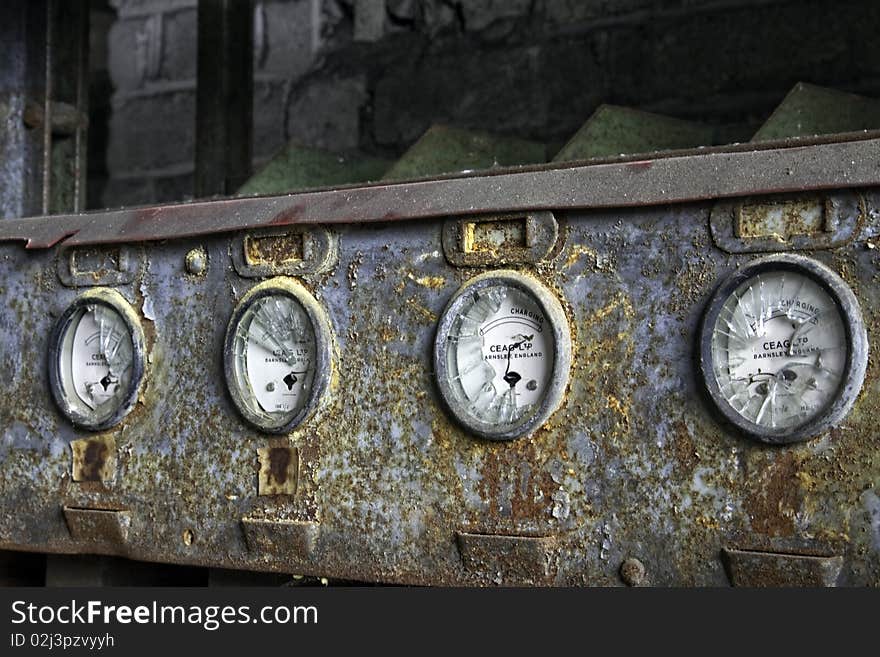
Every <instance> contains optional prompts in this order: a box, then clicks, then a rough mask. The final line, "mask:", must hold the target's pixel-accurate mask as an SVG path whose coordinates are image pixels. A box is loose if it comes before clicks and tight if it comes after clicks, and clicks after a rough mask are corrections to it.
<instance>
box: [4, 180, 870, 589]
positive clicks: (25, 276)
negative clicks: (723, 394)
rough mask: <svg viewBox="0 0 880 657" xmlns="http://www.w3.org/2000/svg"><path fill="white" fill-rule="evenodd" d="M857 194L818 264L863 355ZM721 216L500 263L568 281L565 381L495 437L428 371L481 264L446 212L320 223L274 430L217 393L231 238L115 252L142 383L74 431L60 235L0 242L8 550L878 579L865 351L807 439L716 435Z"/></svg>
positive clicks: (625, 231)
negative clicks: (709, 385) (714, 329)
mask: <svg viewBox="0 0 880 657" xmlns="http://www.w3.org/2000/svg"><path fill="white" fill-rule="evenodd" d="M858 191H859V193H860V194H861V195H862V198H863V200H864V206H863V207H864V217H863V221H862V223H861V227H860V229H859V232H858V235H857V236H856V237H855V239H854V240H853V241H852V242H850V243H848V244H846V245H844V246H841V247H838V248H835V249H832V250H823V251H816V252H812V253H811V252H808V255H811V256H812V257H815V258H816V259H818V260H821V261H822V262H824V263H825V264H827V265H829V266H830V267H831V268H832V269H834V270H835V271H836V272H838V273H839V274H840V275H841V276H842V277H843V278H844V279H845V280H846V281H847V283H848V284H849V285H850V286H851V287H852V289H853V290H854V292H855V294H856V296H857V297H858V299H859V302H860V304H861V307H862V309H863V312H864V315H865V323H866V326H867V329H868V337H869V341H871V342H872V343H873V342H874V339H875V338H876V337H877V336H878V335H880V279H878V276H877V271H878V267H880V251H878V250H877V249H876V248H875V245H876V244H877V243H880V193H878V192H877V190H871V189H861V190H858ZM512 203H513V202H512V201H511V204H512ZM224 207H226V206H224V205H223V204H219V205H218V212H220V213H222V212H223V208H224ZM711 210H712V203H691V204H684V205H677V206H669V205H666V206H660V207H654V208H642V209H618V210H596V211H589V212H587V211H558V212H556V213H555V215H556V218H557V219H558V220H559V223H560V240H562V244H561V246H559V247H558V248H557V249H555V250H554V251H553V252H552V253H551V254H550V255H549V256H548V257H547V258H546V259H544V260H542V261H540V262H538V263H537V264H535V265H530V266H518V267H514V268H516V269H519V270H520V271H523V272H525V273H527V274H529V275H532V276H534V277H536V278H538V279H539V280H541V281H542V282H543V283H544V284H545V285H546V286H547V287H549V288H550V289H551V290H552V291H554V292H555V294H557V295H558V298H559V300H560V301H561V303H562V305H563V308H564V310H565V312H566V314H567V317H568V320H569V322H570V327H571V332H572V343H573V364H572V368H571V380H570V384H569V387H568V391H567V394H566V396H565V398H564V400H563V402H562V404H561V406H560V408H559V409H558V411H557V412H556V413H555V414H554V415H552V416H551V418H550V420H549V421H548V422H547V423H546V424H545V425H544V426H543V427H541V428H540V429H538V430H537V431H536V432H535V433H534V434H533V435H532V436H530V437H527V438H522V439H518V440H515V441H512V442H509V443H493V442H488V441H483V440H479V439H475V438H474V437H473V436H471V435H469V434H468V433H467V432H466V431H465V430H463V429H461V428H460V427H459V426H458V425H457V424H455V423H454V422H453V421H452V420H451V418H450V417H449V415H448V412H447V410H446V409H445V408H444V407H443V406H442V404H441V402H440V399H439V393H438V391H437V387H436V384H435V382H434V380H433V373H432V371H431V352H432V346H433V340H434V335H435V328H436V325H437V321H438V316H439V314H440V313H441V311H442V309H443V308H444V306H445V305H446V303H447V302H448V300H449V299H450V298H451V296H452V295H453V294H454V293H455V291H456V290H457V289H458V288H459V286H460V285H461V284H462V283H463V282H464V281H465V280H467V279H469V278H471V277H472V276H473V275H475V274H477V273H479V272H482V271H488V270H491V269H492V267H491V266H486V267H480V268H456V267H453V266H451V265H450V264H448V263H447V261H446V259H445V257H444V253H443V247H442V243H441V232H442V221H440V220H426V221H421V222H403V223H394V224H390V223H384V224H381V223H380V224H372V225H366V224H351V225H349V224H343V225H338V226H335V227H334V228H333V231H334V232H335V233H336V234H337V236H338V248H339V254H338V263H336V265H335V266H334V267H333V268H332V269H331V270H330V271H327V272H324V273H321V274H315V275H310V276H303V277H301V279H300V280H301V281H302V282H303V284H304V285H305V286H306V287H307V288H309V289H310V290H311V291H312V292H313V293H314V295H315V296H316V298H317V299H318V300H319V302H320V303H322V304H324V306H325V308H326V310H327V313H328V315H329V318H330V322H331V326H332V329H333V333H334V341H335V344H334V365H333V378H332V381H331V385H330V390H329V392H328V393H327V395H326V396H325V399H324V403H323V404H322V406H321V407H320V408H319V410H318V411H317V412H316V414H315V415H314V416H313V417H312V418H311V419H310V420H308V421H307V422H306V423H305V424H303V425H302V426H301V427H299V428H298V429H296V430H294V431H293V432H292V433H291V434H290V435H285V436H269V435H265V434H261V433H260V432H259V431H256V430H254V429H252V428H250V427H249V426H248V425H246V424H245V423H244V421H243V420H242V419H241V417H240V416H239V415H238V414H237V413H236V412H235V410H234V408H233V406H232V404H231V402H230V400H229V397H228V393H227V392H226V390H225V386H224V380H223V369H222V367H223V366H222V347H223V336H224V332H225V330H226V321H227V319H228V318H229V317H230V315H231V314H232V311H233V308H234V306H235V305H236V303H237V302H238V301H239V300H240V299H241V297H242V296H243V295H244V294H245V293H246V292H247V291H248V289H250V288H251V287H252V286H253V285H255V284H257V283H258V282H259V280H258V279H249V278H243V277H241V276H239V275H238V274H237V273H236V271H235V269H234V267H233V262H232V258H231V256H230V250H231V249H232V248H233V247H234V245H236V244H238V245H240V244H241V240H240V237H241V234H240V233H239V234H234V233H233V234H227V235H209V236H208V235H206V236H204V237H202V238H199V239H194V238H187V239H177V240H172V241H167V242H164V243H144V244H140V245H132V246H131V247H130V249H131V250H130V257H131V258H132V261H133V263H134V264H133V266H134V268H135V276H134V278H133V280H131V282H129V283H126V284H122V285H119V286H118V287H117V289H118V290H119V292H120V293H121V294H123V295H124V296H125V297H126V298H127V299H128V300H129V301H130V302H131V303H132V304H133V305H134V307H135V309H136V310H137V312H138V314H139V315H140V316H141V320H142V322H143V326H144V329H145V333H146V353H147V368H146V372H145V386H144V388H143V390H142V394H141V396H140V399H139V401H138V403H137V405H136V408H135V409H134V410H133V411H132V412H131V414H130V415H129V416H128V417H127V418H126V420H125V421H124V422H123V424H122V425H120V426H119V427H116V428H115V429H111V430H108V431H105V432H99V433H90V432H84V431H78V430H76V429H74V428H73V427H72V426H71V425H70V424H69V422H67V421H66V420H65V419H64V418H63V417H62V416H61V415H60V414H59V412H58V410H57V409H56V407H55V405H54V403H53V401H52V398H51V395H50V392H49V389H48V385H47V376H46V371H47V368H48V364H47V354H48V352H49V344H48V340H49V335H50V333H51V328H52V325H53V322H54V321H55V319H56V318H57V317H58V315H59V314H60V313H62V312H63V311H64V309H65V308H66V307H67V306H68V304H70V303H71V301H72V300H73V299H74V298H75V297H76V295H77V294H78V293H79V292H81V291H82V289H79V290H77V289H71V288H69V287H65V286H63V285H62V284H61V283H60V281H59V278H58V275H57V269H58V264H57V263H56V260H57V258H58V257H59V249H57V248H53V249H46V250H39V251H28V250H26V249H24V248H23V246H22V245H21V244H7V245H3V246H0V305H2V308H3V309H4V310H3V313H2V315H0V371H2V372H3V377H2V383H0V420H2V424H0V472H2V476H0V548H4V549H5V548H11V549H24V550H32V551H46V552H98V553H106V554H122V555H127V556H130V557H133V558H136V559H143V560H150V561H167V562H175V563H191V564H204V565H211V566H221V567H227V568H241V569H252V570H266V571H280V572H296V573H307V574H318V575H325V576H332V577H341V578H355V579H363V580H374V581H386V582H411V583H432V584H440V583H442V584H493V583H504V584H513V583H522V584H615V583H619V582H621V574H620V573H621V572H629V571H630V570H632V568H629V567H624V568H622V564H625V563H628V564H632V563H633V562H632V561H627V560H628V559H637V561H638V563H640V564H642V565H643V567H644V573H643V574H642V575H640V578H639V581H642V579H643V580H644V581H645V582H649V583H651V584H654V585H665V584H668V585H678V584H685V585H692V584H713V585H719V584H725V583H727V582H728V575H727V573H726V571H725V561H724V559H722V551H723V550H727V551H728V552H727V553H726V554H728V555H734V556H736V555H739V554H740V553H745V554H747V555H753V554H755V553H763V552H773V553H778V554H779V555H782V556H774V557H772V558H769V559H759V558H752V557H749V558H748V559H743V558H738V557H737V558H738V560H735V561H730V563H729V564H728V568H731V566H730V564H733V565H734V567H735V568H734V570H735V572H734V575H735V576H736V577H737V578H739V579H740V580H741V581H753V580H754V578H755V577H756V576H757V575H756V571H754V569H755V568H760V569H764V570H762V571H761V572H764V571H766V572H767V573H769V574H767V575H766V577H767V578H770V579H768V581H773V580H772V578H773V577H774V576H776V577H778V578H779V581H780V583H785V582H786V581H787V580H786V577H788V575H786V573H790V572H791V573H796V574H797V577H804V575H803V573H804V572H805V571H804V568H802V567H800V566H799V564H800V563H807V564H808V565H810V564H812V563H813V562H812V561H810V560H809V559H807V560H806V561H804V558H805V556H806V557H810V556H813V557H816V558H817V559H820V560H824V561H821V564H831V566H833V567H834V568H836V567H837V566H838V565H839V566H840V575H839V577H837V578H836V579H835V581H839V582H840V583H858V584H872V585H880V438H878V434H877V431H876V418H877V417H878V415H880V370H878V365H877V360H876V358H874V357H872V359H871V362H869V364H868V372H867V377H866V382H865V385H864V388H863V391H862V393H861V395H860V396H859V398H858V400H857V401H856V403H855V406H854V408H853V410H852V412H851V413H850V415H849V416H848V417H847V418H846V419H845V421H844V422H843V423H841V424H840V425H839V426H838V427H837V428H835V429H834V430H832V431H830V432H828V433H826V434H825V435H822V436H820V437H818V438H816V439H813V440H811V441H808V442H806V443H802V444H798V445H790V446H784V447H778V446H777V447H772V446H767V445H763V444H758V443H756V442H754V441H751V440H749V439H747V438H744V437H741V436H739V435H738V434H736V433H735V431H733V430H732V429H730V428H727V427H725V426H724V425H723V424H722V423H721V421H720V420H719V418H718V417H717V416H716V415H715V414H714V413H713V412H712V409H711V406H710V404H709V402H708V401H707V400H706V399H705V398H704V395H703V393H702V388H701V384H700V382H699V380H698V375H697V369H696V367H695V350H696V345H697V334H698V326H699V320H700V316H701V313H702V311H703V309H704V306H705V303H706V302H707V300H708V298H709V296H710V294H711V292H712V291H713V288H714V286H715V285H716V282H717V281H718V280H719V279H721V278H723V277H725V276H727V275H728V274H729V273H730V272H731V271H733V270H734V269H735V268H736V267H738V266H740V265H742V264H743V263H745V262H748V261H749V260H750V259H752V258H754V257H755V256H754V255H750V254H738V255H735V254H729V253H726V252H724V251H721V250H720V249H719V248H717V247H716V246H715V245H714V243H713V241H712V238H711V235H710V231H709V216H710V212H711ZM401 212H403V210H401ZM214 216H215V217H216V216H218V215H216V214H215V215H214ZM92 234H94V233H92ZM194 249H203V250H204V251H203V252H200V253H203V254H205V255H206V256H207V268H206V270H205V271H204V272H203V273H200V274H198V275H196V274H192V273H188V270H187V266H186V262H187V256H188V254H191V253H192V252H193V250H194ZM81 441H85V442H81ZM111 456H112V463H111V462H110V460H109V459H110V457H111ZM294 460H295V461H296V463H294V462H293V461H294ZM87 461H88V462H87ZM97 461H102V462H100V463H99V462H97ZM105 461H106V462H105ZM76 473H78V476H75V474H76ZM291 477H295V478H296V481H295V482H293V481H291V480H290V478H291ZM261 492H262V493H267V494H262V495H261V494H259V493H261ZM279 492H280V493H283V494H277V493H279ZM792 554H796V555H799V556H798V557H796V558H797V559H800V561H797V562H793V561H791V559H789V558H787V557H786V556H785V555H792ZM792 558H795V557H792ZM730 559H731V557H728V560H730ZM816 563H820V562H818V561H817V562H816ZM755 564H756V565H755ZM780 564H781V565H780ZM792 564H794V565H792ZM821 564H820V565H821ZM777 566H778V567H777ZM809 567H810V568H812V566H809ZM750 568H751V569H752V570H749V569H750ZM822 568H824V570H822V571H821V577H819V575H816V577H817V578H818V579H820V580H822V578H827V577H828V574H827V573H828V572H829V571H828V568H826V567H825V566H824V565H823V566H822ZM809 572H813V571H809ZM817 572H818V571H817ZM833 572H834V573H836V572H837V571H836V570H834V571H833ZM774 573H776V575H774ZM793 577H794V575H793ZM629 579H632V578H631V577H630V578H629ZM627 581H629V580H627ZM792 581H798V582H800V581H802V579H794V580H792ZM822 581H824V580H822Z"/></svg>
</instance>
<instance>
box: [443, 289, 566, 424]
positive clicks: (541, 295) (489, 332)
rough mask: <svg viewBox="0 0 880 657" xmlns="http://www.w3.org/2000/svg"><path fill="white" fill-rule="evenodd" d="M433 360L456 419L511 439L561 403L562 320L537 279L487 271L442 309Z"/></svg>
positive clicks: (563, 373) (563, 368)
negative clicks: (485, 274)
mask: <svg viewBox="0 0 880 657" xmlns="http://www.w3.org/2000/svg"><path fill="white" fill-rule="evenodd" d="M435 360H436V363H435V364H436V367H437V372H438V377H439V383H440V389H441V392H442V393H443V395H444V398H445V400H446V402H447V405H448V406H449V407H450V408H451V409H452V410H453V412H454V414H455V415H456V417H457V418H458V419H459V421H461V422H462V423H463V424H464V425H465V426H467V427H469V428H471V429H472V430H474V431H475V432H476V433H478V434H480V435H482V436H484V437H487V438H492V439H510V438H514V437H517V436H519V435H524V434H525V433H528V432H529V431H530V430H532V429H534V428H536V427H537V426H538V424H540V423H541V422H543V421H544V420H546V418H547V417H548V416H549V415H550V413H552V411H553V410H554V409H555V407H556V406H557V405H558V403H559V400H560V398H561V391H562V390H563V389H564V385H565V381H567V378H568V364H569V362H570V345H569V337H568V326H567V322H566V320H565V317H564V315H563V313H562V309H561V307H560V306H559V302H558V301H556V299H555V298H554V297H553V296H552V295H551V294H550V293H549V292H548V291H546V290H545V289H544V288H543V287H542V286H540V284H539V283H537V281H532V280H530V279H528V278H526V277H524V276H522V275H520V274H516V273H515V272H505V273H497V274H489V275H487V276H484V277H479V279H477V280H475V281H472V282H471V283H470V284H468V285H466V286H465V288H464V290H463V291H461V292H459V294H458V296H457V297H456V298H455V299H453V301H452V303H451V304H450V306H449V307H448V308H447V310H446V313H445V314H444V318H443V320H441V327H440V331H439V333H438V338H437V345H436V353H435Z"/></svg>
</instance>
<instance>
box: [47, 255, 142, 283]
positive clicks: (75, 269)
mask: <svg viewBox="0 0 880 657" xmlns="http://www.w3.org/2000/svg"><path fill="white" fill-rule="evenodd" d="M134 273H135V261H134V258H132V256H131V252H130V250H129V249H128V248H126V247H124V246H79V247H71V248H69V249H64V250H62V251H61V253H60V254H59V256H58V278H59V279H61V283H62V284H63V285H66V286H67V287H90V286H97V285H103V286H114V285H126V284H127V283H131V281H132V280H134Z"/></svg>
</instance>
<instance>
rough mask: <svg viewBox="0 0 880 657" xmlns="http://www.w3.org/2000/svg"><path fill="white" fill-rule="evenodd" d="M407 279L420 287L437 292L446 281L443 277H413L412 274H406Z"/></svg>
mask: <svg viewBox="0 0 880 657" xmlns="http://www.w3.org/2000/svg"><path fill="white" fill-rule="evenodd" d="M407 278H409V280H411V281H414V282H415V283H416V284H418V285H421V286H422V287H426V288H428V289H431V290H439V289H441V288H442V287H444V286H445V285H446V279H445V278H444V277H443V276H418V277H416V276H413V275H412V274H407Z"/></svg>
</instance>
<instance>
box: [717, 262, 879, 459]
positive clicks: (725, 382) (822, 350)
mask: <svg viewBox="0 0 880 657" xmlns="http://www.w3.org/2000/svg"><path fill="white" fill-rule="evenodd" d="M709 315H711V318H710V317H709V316H707V321H706V325H704V343H705V344H704V363H703V367H704V375H705V376H706V377H707V383H708V384H711V385H709V390H710V393H711V394H712V397H713V399H714V400H715V402H716V404H718V406H719V408H720V409H721V410H722V411H723V412H724V414H725V415H726V416H727V417H728V418H729V419H732V420H733V421H734V422H735V424H737V425H738V426H740V428H742V429H744V430H746V431H747V432H748V433H751V434H752V435H754V436H756V437H758V438H760V439H762V440H768V441H770V442H789V441H791V440H798V439H804V438H806V437H809V436H810V435H815V433H818V432H819V431H821V430H823V429H824V428H827V426H830V424H832V423H833V422H836V421H837V420H838V419H840V417H842V414H843V413H845V412H846V411H847V410H848V409H849V407H850V405H851V403H852V401H853V398H854V397H855V395H856V394H857V393H858V388H860V387H861V382H862V379H863V377H864V367H865V362H866V361H867V357H866V353H867V345H866V338H865V337H864V327H863V324H862V321H861V314H860V313H859V312H858V305H857V302H856V300H855V298H854V296H853V295H852V292H851V291H850V290H849V288H848V287H847V286H846V284H845V283H844V282H843V281H842V280H841V279H840V278H839V277H838V276H837V275H836V274H834V272H832V271H831V270H830V269H828V268H826V267H825V266H824V265H821V264H820V263H818V262H815V261H811V260H809V259H807V258H803V257H800V256H787V257H777V258H771V259H764V260H761V261H758V262H756V263H753V264H752V265H750V266H749V267H747V268H745V269H744V270H741V271H740V272H738V273H737V275H735V276H734V277H733V279H732V280H731V281H729V282H728V283H727V284H726V285H723V286H722V288H721V289H720V290H719V293H718V294H716V299H715V300H714V302H713V306H712V309H711V311H710V313H709ZM706 348H708V353H706V351H705V350H706ZM706 356H708V360H709V362H710V363H711V367H710V368H708V371H706V370H707V363H706V362H705V361H706ZM853 388H855V392H853Z"/></svg>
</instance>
